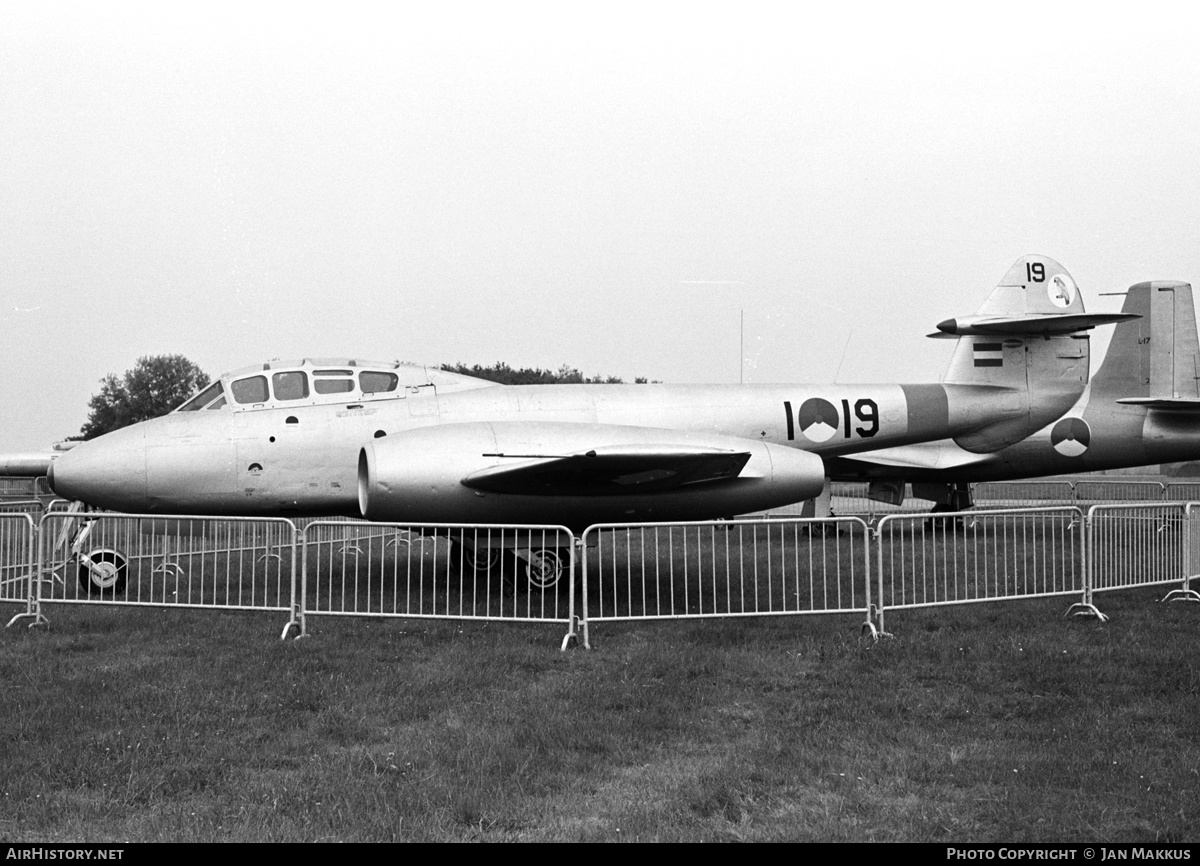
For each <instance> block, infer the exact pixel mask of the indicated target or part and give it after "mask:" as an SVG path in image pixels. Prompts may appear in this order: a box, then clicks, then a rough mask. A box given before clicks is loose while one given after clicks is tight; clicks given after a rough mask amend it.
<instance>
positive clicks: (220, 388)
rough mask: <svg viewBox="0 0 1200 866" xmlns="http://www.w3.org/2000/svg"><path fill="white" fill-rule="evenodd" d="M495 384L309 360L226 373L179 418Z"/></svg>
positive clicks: (408, 367) (440, 373)
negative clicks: (209, 412)
mask: <svg viewBox="0 0 1200 866" xmlns="http://www.w3.org/2000/svg"><path fill="white" fill-rule="evenodd" d="M490 384H491V383H489V382H484V381H482V380H479V379H473V378H471V377H470V376H461V375H458V374H455V373H449V372H447V371H445V370H437V369H432V370H431V369H429V368H427V367H423V366H420V365H416V364H400V363H392V364H386V363H385V364H380V363H373V362H370V361H355V360H349V359H345V358H340V359H334V360H329V359H313V358H305V359H304V360H302V361H292V362H287V361H272V362H270V363H267V364H262V365H259V366H255V367H247V368H244V369H241V370H236V371H234V372H232V373H226V374H225V375H223V376H221V377H220V378H219V379H217V380H216V381H215V382H213V383H212V384H211V385H209V386H208V387H207V388H205V389H204V390H202V391H201V392H200V393H199V394H196V395H195V396H194V397H192V398H191V399H190V400H188V401H187V402H186V403H184V404H183V405H182V406H180V407H179V408H178V409H176V410H175V411H176V412H198V411H200V410H202V409H204V410H208V409H225V408H229V409H233V410H245V409H263V408H267V407H271V406H285V405H286V406H309V405H317V404H326V403H348V402H360V401H367V400H386V399H400V398H403V397H407V396H408V395H410V394H419V393H424V391H423V389H428V390H429V392H430V393H432V392H433V391H434V390H436V389H437V388H441V389H443V390H462V389H464V388H476V387H486V386H487V385H490Z"/></svg>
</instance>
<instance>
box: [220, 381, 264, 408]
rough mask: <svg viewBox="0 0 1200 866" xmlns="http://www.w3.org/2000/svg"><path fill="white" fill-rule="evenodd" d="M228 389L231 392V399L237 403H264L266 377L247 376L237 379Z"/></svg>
mask: <svg viewBox="0 0 1200 866" xmlns="http://www.w3.org/2000/svg"><path fill="white" fill-rule="evenodd" d="M229 389H230V390H231V391H233V399H234V400H236V401H237V402H238V403H266V402H267V396H268V395H267V377H266V376H249V377H247V378H245V379H238V380H237V381H236V382H234V383H233V384H232V385H230V386H229Z"/></svg>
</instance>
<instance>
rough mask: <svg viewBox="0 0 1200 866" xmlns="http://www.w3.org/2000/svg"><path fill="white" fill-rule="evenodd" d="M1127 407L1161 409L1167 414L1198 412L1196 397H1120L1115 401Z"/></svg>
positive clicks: (1198, 404) (1198, 401)
mask: <svg viewBox="0 0 1200 866" xmlns="http://www.w3.org/2000/svg"><path fill="white" fill-rule="evenodd" d="M1117 402H1118V403H1124V404H1125V405H1127V406H1144V407H1145V408H1147V409H1161V410H1164V411H1167V412H1193V413H1197V412H1200V398H1198V397H1122V398H1120V399H1119V400H1117Z"/></svg>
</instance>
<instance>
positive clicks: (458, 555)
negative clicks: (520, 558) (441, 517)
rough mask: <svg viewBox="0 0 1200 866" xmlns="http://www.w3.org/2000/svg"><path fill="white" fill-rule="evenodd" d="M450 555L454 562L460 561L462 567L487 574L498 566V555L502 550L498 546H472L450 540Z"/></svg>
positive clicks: (500, 554) (502, 553)
mask: <svg viewBox="0 0 1200 866" xmlns="http://www.w3.org/2000/svg"><path fill="white" fill-rule="evenodd" d="M450 555H451V556H453V557H454V562H457V563H462V566H463V568H465V569H467V570H469V571H473V572H475V573H476V574H487V573H489V572H491V571H494V570H495V569H498V568H499V567H500V557H501V556H503V555H504V551H503V550H502V549H501V548H499V547H484V548H474V547H472V546H471V545H469V544H464V543H463V542H461V541H452V542H450Z"/></svg>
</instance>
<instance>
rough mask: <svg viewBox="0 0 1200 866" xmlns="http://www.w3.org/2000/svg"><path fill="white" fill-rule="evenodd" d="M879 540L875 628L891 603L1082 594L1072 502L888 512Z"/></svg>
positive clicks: (1079, 538)
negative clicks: (911, 513) (920, 511)
mask: <svg viewBox="0 0 1200 866" xmlns="http://www.w3.org/2000/svg"><path fill="white" fill-rule="evenodd" d="M876 543H877V544H878V548H877V552H876V555H875V562H876V565H877V568H878V592H877V599H878V601H877V603H878V612H879V631H880V632H885V628H884V626H885V623H884V614H885V612H886V611H890V610H898V609H901V608H916V607H933V606H941V605H951V604H968V603H973V602H984V601H999V600H1001V599H1018V598H1037V597H1043V596H1054V595H1080V596H1083V595H1084V594H1085V579H1086V570H1085V568H1084V551H1085V548H1084V531H1083V515H1082V513H1081V512H1080V510H1079V509H1078V508H1075V507H1073V506H1060V507H1055V508H1028V509H997V510H987V511H963V512H955V513H938V514H932V515H931V514H922V515H907V514H904V515H899V514H897V515H888V516H887V517H884V518H883V519H881V520H880V521H879V524H878V525H877V527H876Z"/></svg>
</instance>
